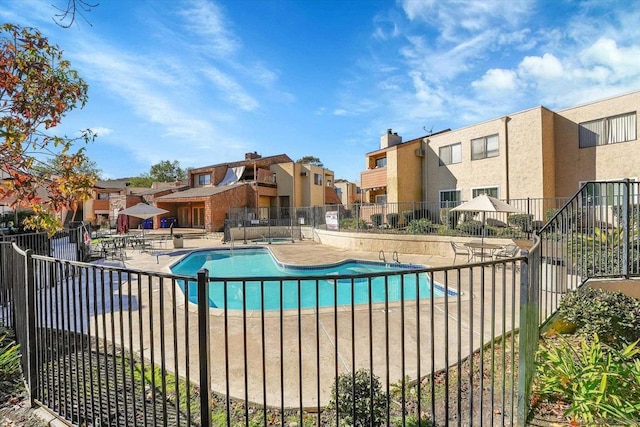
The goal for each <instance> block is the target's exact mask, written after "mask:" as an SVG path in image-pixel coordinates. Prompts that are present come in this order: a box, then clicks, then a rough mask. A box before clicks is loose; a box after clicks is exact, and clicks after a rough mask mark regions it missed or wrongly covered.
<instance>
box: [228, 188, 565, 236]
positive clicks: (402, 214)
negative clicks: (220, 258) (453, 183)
mask: <svg viewBox="0 0 640 427" xmlns="http://www.w3.org/2000/svg"><path fill="white" fill-rule="evenodd" d="M567 200H568V199H567V198H540V199H531V198H527V199H510V200H505V201H506V202H508V203H509V204H510V205H512V206H513V207H515V208H516V209H519V210H521V211H522V213H519V214H513V213H512V214H507V213H503V212H495V213H491V212H489V213H486V214H485V217H486V223H485V224H484V226H483V223H482V221H481V215H480V214H479V213H473V212H456V211H452V210H451V209H452V208H454V207H456V206H458V205H460V204H461V203H463V202H462V201H460V202H442V203H440V202H404V203H356V204H352V205H350V206H343V205H327V206H311V207H303V208H289V207H286V208H259V209H257V210H256V209H250V208H237V209H230V211H229V220H228V221H225V233H228V231H227V230H228V229H229V228H233V227H247V228H250V227H251V226H253V225H254V224H259V223H263V224H268V223H272V224H276V223H277V222H278V221H286V222H288V223H290V224H297V225H299V226H309V227H314V228H322V229H332V230H336V231H348V232H358V233H362V232H365V233H366V232H375V233H380V232H385V233H395V234H440V235H450V236H475V237H480V236H481V235H482V234H483V233H484V235H485V236H495V237H504V238H518V239H529V238H531V235H532V232H533V231H535V230H539V229H540V228H542V226H543V225H544V224H545V223H546V221H547V220H548V219H549V218H550V217H551V216H553V215H554V214H555V212H556V211H558V210H559V208H561V207H562V206H563V205H564V204H565V203H566V201H567ZM327 218H330V219H335V221H334V222H329V223H327ZM248 232H249V233H251V231H248Z"/></svg>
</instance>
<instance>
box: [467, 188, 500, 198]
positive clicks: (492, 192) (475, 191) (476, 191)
mask: <svg viewBox="0 0 640 427" xmlns="http://www.w3.org/2000/svg"><path fill="white" fill-rule="evenodd" d="M481 194H486V195H487V196H491V197H495V198H496V199H497V198H498V187H480V188H472V189H471V198H472V199H473V198H474V197H478V196H479V195H481Z"/></svg>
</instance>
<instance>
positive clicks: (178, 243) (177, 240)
mask: <svg viewBox="0 0 640 427" xmlns="http://www.w3.org/2000/svg"><path fill="white" fill-rule="evenodd" d="M173 247H174V249H180V248H183V247H184V239H183V238H182V235H180V234H174V235H173Z"/></svg>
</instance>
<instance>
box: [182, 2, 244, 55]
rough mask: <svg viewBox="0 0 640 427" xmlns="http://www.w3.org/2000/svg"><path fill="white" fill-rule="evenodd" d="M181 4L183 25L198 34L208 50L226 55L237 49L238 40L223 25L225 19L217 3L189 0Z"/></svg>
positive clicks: (215, 53)
mask: <svg viewBox="0 0 640 427" xmlns="http://www.w3.org/2000/svg"><path fill="white" fill-rule="evenodd" d="M181 6H182V7H183V10H182V12H181V15H182V16H183V17H184V18H185V26H186V27H187V28H188V30H190V31H192V32H194V33H196V34H198V35H199V36H200V37H199V39H200V40H202V41H203V43H202V44H203V45H205V46H206V48H207V49H208V51H209V52H211V53H212V54H214V55H216V56H219V57H226V56H229V55H231V54H233V53H235V52H236V51H237V50H238V48H239V46H240V41H239V40H238V38H237V37H236V36H235V35H234V34H232V33H231V32H230V31H229V30H228V29H227V28H226V27H225V23H226V22H227V19H226V17H225V16H224V14H223V13H222V11H221V10H220V8H219V7H218V6H217V5H215V4H214V3H212V2H207V1H204V0H191V1H189V2H185V3H182V4H181Z"/></svg>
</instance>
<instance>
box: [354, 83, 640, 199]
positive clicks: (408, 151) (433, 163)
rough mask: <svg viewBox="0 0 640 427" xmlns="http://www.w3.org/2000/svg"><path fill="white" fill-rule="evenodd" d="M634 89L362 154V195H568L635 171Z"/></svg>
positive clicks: (393, 137) (637, 102)
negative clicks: (591, 182) (590, 183)
mask: <svg viewBox="0 0 640 427" xmlns="http://www.w3.org/2000/svg"><path fill="white" fill-rule="evenodd" d="M638 109H640V91H636V92H632V93H627V94H623V95H619V96H615V97H611V98H607V99H603V100H599V101H595V102H591V103H588V104H584V105H579V106H575V107H572V108H567V109H564V110H559V111H552V110H550V109H548V108H546V107H543V106H540V107H535V108H531V109H528V110H525V111H520V112H516V113H511V114H508V115H506V116H504V117H499V118H495V119H493V120H488V121H486V122H482V123H477V124H473V125H470V126H466V127H463V128H460V129H456V130H446V131H442V132H439V133H437V134H432V135H428V136H424V137H420V138H416V139H413V140H410V141H407V142H402V139H401V137H399V136H398V135H397V134H395V133H392V132H391V130H388V131H387V134H386V135H383V137H382V139H381V148H380V149H379V150H376V151H373V152H370V153H367V154H366V170H365V171H363V172H362V173H361V179H362V184H361V186H362V190H363V191H366V193H365V194H366V195H365V198H364V199H365V201H367V202H388V203H390V202H406V201H424V202H439V203H440V204H444V203H446V202H447V201H454V202H455V201H461V200H469V199H471V198H473V197H475V196H476V195H477V194H481V193H487V194H489V195H493V196H495V197H498V198H501V199H507V200H510V199H522V198H554V197H569V196H571V195H573V194H574V193H575V192H576V191H577V190H578V188H579V187H580V185H581V184H582V183H583V182H584V181H589V180H615V179H622V178H630V179H632V180H635V179H637V178H638V170H639V166H638V164H639V161H640V145H639V143H638V139H637V135H638V122H637V111H638Z"/></svg>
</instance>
